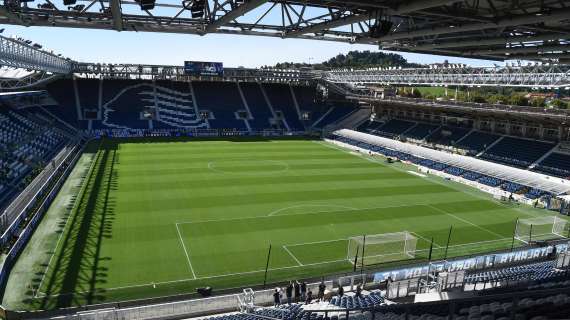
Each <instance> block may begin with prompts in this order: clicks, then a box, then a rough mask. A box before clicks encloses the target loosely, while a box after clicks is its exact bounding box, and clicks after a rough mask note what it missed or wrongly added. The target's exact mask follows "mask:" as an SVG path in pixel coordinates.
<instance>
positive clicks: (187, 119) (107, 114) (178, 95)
mask: <svg viewBox="0 0 570 320" xmlns="http://www.w3.org/2000/svg"><path fill="white" fill-rule="evenodd" d="M149 110H154V113H155V117H154V119H153V120H152V121H153V122H154V123H155V124H156V126H157V127H167V128H168V127H170V128H179V129H198V128H203V129H205V128H208V124H207V122H206V121H205V120H204V119H200V118H199V116H198V115H197V114H196V110H195V108H194V105H193V102H192V94H191V93H187V92H180V91H176V90H173V89H169V88H165V87H162V86H158V85H154V86H153V85H152V84H149V83H142V84H136V85H132V86H128V87H126V88H124V89H123V90H121V91H120V92H119V93H118V94H117V95H115V96H114V97H113V98H112V99H111V100H109V101H107V102H105V103H104V104H103V117H102V120H103V121H102V122H103V124H104V125H105V126H107V127H109V128H114V129H127V130H130V129H140V128H148V120H144V119H141V118H140V115H141V112H143V111H149Z"/></svg>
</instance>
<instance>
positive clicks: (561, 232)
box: [515, 216, 568, 243]
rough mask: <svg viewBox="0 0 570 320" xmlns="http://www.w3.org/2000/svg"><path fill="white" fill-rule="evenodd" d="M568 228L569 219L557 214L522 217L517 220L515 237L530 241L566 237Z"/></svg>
mask: <svg viewBox="0 0 570 320" xmlns="http://www.w3.org/2000/svg"><path fill="white" fill-rule="evenodd" d="M567 230H568V229H567V221H566V220H564V219H560V218H558V217H556V216H546V217H537V218H530V219H521V220H519V221H518V222H517V226H516V229H515V239H517V240H519V241H521V242H523V243H530V242H532V241H540V240H553V239H560V238H566V236H567V232H568V231H567Z"/></svg>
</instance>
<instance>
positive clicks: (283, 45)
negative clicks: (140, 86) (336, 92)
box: [0, 25, 495, 68]
mask: <svg viewBox="0 0 570 320" xmlns="http://www.w3.org/2000/svg"><path fill="white" fill-rule="evenodd" d="M0 27H1V28H5V31H4V33H3V35H4V36H16V37H22V38H24V39H27V40H32V41H34V42H36V43H39V44H41V45H42V46H43V47H44V49H48V50H53V51H54V52H55V53H60V54H62V55H64V56H65V57H69V58H71V59H73V60H75V61H79V62H94V63H133V64H137V63H140V64H160V65H183V63H184V61H185V60H194V61H217V62H223V63H224V66H226V67H238V66H243V67H247V68H255V67H261V66H264V65H275V64H276V63H278V62H306V63H317V62H323V61H325V60H328V59H329V58H331V57H334V56H336V55H337V54H340V53H344V54H345V53H347V52H348V51H351V50H370V51H379V50H378V47H376V46H371V45H351V44H346V43H337V42H326V41H315V40H301V39H280V38H271V37H259V36H237V35H222V34H208V35H206V36H196V35H183V34H165V33H144V32H132V31H128V32H127V31H123V32H117V31H110V30H90V29H71V28H55V27H20V26H11V25H9V26H8V25H3V26H0ZM385 52H388V51H385ZM399 54H402V55H403V56H404V57H405V58H406V59H407V60H408V61H409V62H416V63H423V64H429V63H437V62H443V61H444V60H448V61H449V62H450V63H465V64H469V65H473V66H492V65H493V64H494V63H495V62H491V61H484V60H474V59H461V58H451V57H444V56H434V55H425V54H412V53H399Z"/></svg>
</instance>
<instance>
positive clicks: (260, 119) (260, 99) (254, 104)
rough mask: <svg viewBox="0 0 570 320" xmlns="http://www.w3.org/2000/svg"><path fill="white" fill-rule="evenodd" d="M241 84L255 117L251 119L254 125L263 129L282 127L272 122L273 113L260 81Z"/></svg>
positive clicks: (251, 123)
mask: <svg viewBox="0 0 570 320" xmlns="http://www.w3.org/2000/svg"><path fill="white" fill-rule="evenodd" d="M239 86H240V88H241V90H242V92H243V95H244V98H245V100H246V101H247V104H248V106H249V110H250V111H251V115H252V117H253V119H251V120H249V123H250V125H251V126H252V127H254V128H257V129H261V130H263V129H269V128H274V129H279V128H281V127H282V125H281V124H279V123H276V124H273V125H272V124H271V123H270V121H269V119H272V118H273V114H272V113H271V109H270V108H269V106H268V105H267V102H266V101H265V98H264V96H263V92H262V91H261V85H260V84H259V83H254V82H244V83H240V84H239Z"/></svg>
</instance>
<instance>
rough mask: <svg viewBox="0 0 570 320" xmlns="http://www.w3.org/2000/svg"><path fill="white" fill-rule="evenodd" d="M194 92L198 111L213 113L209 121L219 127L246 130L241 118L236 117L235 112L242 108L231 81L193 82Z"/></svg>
mask: <svg viewBox="0 0 570 320" xmlns="http://www.w3.org/2000/svg"><path fill="white" fill-rule="evenodd" d="M192 86H193V87H194V94H195V97H196V103H197V104H198V108H199V109H200V111H203V110H208V111H211V112H212V113H213V119H210V120H209V122H210V124H211V125H212V126H213V127H216V128H220V129H237V130H247V127H246V125H245V123H244V121H243V120H241V119H238V118H237V116H236V112H237V111H238V110H244V108H245V107H244V106H243V104H242V103H240V102H241V99H240V96H239V92H238V89H237V85H236V84H235V83H232V82H211V83H210V82H200V81H197V82H194V83H192Z"/></svg>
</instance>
